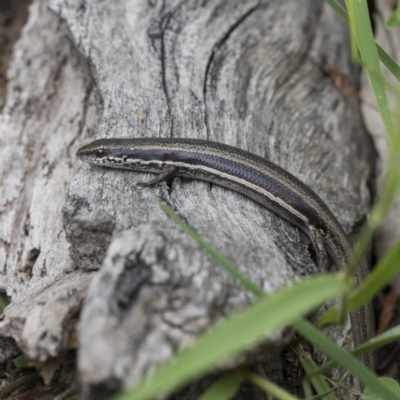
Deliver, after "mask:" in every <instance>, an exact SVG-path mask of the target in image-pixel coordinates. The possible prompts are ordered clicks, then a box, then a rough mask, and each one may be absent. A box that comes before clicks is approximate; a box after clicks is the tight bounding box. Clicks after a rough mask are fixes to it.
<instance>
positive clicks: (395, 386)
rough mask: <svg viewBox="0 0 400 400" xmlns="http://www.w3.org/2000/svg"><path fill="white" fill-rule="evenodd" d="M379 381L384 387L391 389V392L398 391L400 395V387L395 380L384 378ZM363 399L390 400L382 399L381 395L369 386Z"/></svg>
mask: <svg viewBox="0 0 400 400" xmlns="http://www.w3.org/2000/svg"><path fill="white" fill-rule="evenodd" d="M379 380H380V381H381V382H382V383H383V384H384V385H386V386H387V387H389V388H390V389H391V390H393V391H396V392H397V393H400V386H399V384H398V383H397V382H396V381H395V380H394V379H392V378H387V377H382V378H379ZM361 398H362V399H363V400H388V399H385V398H384V397H381V396H380V395H379V393H376V392H375V391H374V390H372V389H371V388H370V387H369V386H367V387H366V388H365V390H364V393H363V394H362V396H361Z"/></svg>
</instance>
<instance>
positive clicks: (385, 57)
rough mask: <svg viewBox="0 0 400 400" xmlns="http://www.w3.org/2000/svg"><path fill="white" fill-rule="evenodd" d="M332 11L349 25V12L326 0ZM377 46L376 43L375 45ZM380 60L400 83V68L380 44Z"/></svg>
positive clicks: (336, 3)
mask: <svg viewBox="0 0 400 400" xmlns="http://www.w3.org/2000/svg"><path fill="white" fill-rule="evenodd" d="M325 2H326V3H328V4H329V5H330V6H331V7H332V9H333V10H334V11H335V12H336V13H337V14H338V15H339V17H340V18H342V19H343V20H344V21H345V22H347V23H349V15H348V14H347V11H346V10H345V9H344V8H343V7H342V6H341V5H340V4H339V3H338V2H336V1H335V0H325ZM375 44H376V43H375ZM376 48H377V50H378V55H379V58H380V60H381V61H382V62H383V64H385V66H386V68H387V69H388V70H389V71H390V72H391V73H392V74H393V75H394V76H395V77H396V79H398V80H399V81H400V66H399V65H398V64H397V63H396V61H394V60H393V58H392V57H390V55H389V54H388V53H386V51H385V50H383V49H382V47H381V46H379V44H376Z"/></svg>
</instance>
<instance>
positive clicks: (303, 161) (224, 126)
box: [0, 0, 370, 398]
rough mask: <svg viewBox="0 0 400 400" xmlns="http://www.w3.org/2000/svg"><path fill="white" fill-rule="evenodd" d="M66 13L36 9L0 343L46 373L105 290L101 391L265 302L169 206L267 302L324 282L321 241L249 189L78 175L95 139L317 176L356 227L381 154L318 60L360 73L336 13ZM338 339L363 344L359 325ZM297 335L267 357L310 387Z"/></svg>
mask: <svg viewBox="0 0 400 400" xmlns="http://www.w3.org/2000/svg"><path fill="white" fill-rule="evenodd" d="M48 4H49V8H50V10H47V9H46V6H47V2H45V1H39V0H37V1H36V2H34V3H33V5H32V7H31V14H30V18H29V23H28V25H27V26H26V27H25V29H24V32H23V35H22V37H21V40H20V41H19V43H18V44H17V45H16V48H15V56H14V60H13V62H12V64H11V66H10V69H9V75H8V76H9V86H8V98H7V102H6V105H5V108H4V110H3V113H2V115H1V131H2V132H4V134H3V135H4V136H3V137H4V139H2V141H3V140H4V143H5V146H2V148H1V149H0V151H1V152H2V157H1V161H0V163H1V164H0V165H2V169H1V176H2V182H3V184H2V186H1V189H0V190H1V193H0V198H1V210H2V213H1V214H0V218H1V224H2V229H1V231H0V235H1V237H0V244H1V247H0V270H1V275H0V289H1V290H5V291H7V294H8V295H9V296H10V298H11V305H10V306H9V307H8V308H7V309H6V311H5V313H4V316H3V320H2V321H1V322H0V335H1V336H3V337H5V338H7V337H11V338H13V339H14V340H15V342H16V343H17V345H18V346H19V348H20V349H21V350H22V351H23V352H24V353H25V354H26V355H27V356H28V357H29V358H31V359H33V360H36V361H41V362H46V361H47V360H50V359H51V358H52V357H55V356H56V355H57V354H59V353H60V351H61V350H62V349H63V348H65V346H66V342H67V338H68V335H69V332H70V329H71V320H72V319H73V318H75V317H76V316H77V313H78V310H79V307H80V306H81V302H82V299H83V298H84V296H85V293H86V288H87V286H88V284H89V282H90V281H91V280H92V278H94V279H93V280H92V281H91V283H90V285H89V286H90V287H89V292H88V296H87V298H86V301H85V305H84V307H83V311H82V314H81V316H80V329H79V337H80V348H79V370H80V373H81V379H82V382H83V383H84V387H85V389H86V391H87V393H89V394H90V395H91V396H92V397H96V398H100V397H98V396H100V395H101V396H102V397H107V394H108V393H110V392H113V391H114V390H116V389H118V388H120V387H124V386H127V385H131V384H134V383H135V382H137V380H138V379H140V378H141V377H143V376H144V375H145V374H146V373H147V372H149V371H151V370H152V369H154V368H155V367H156V366H157V365H159V364H160V363H162V362H164V361H165V360H167V359H169V358H170V357H171V356H172V355H173V354H175V353H176V352H177V351H178V350H179V349H182V348H184V347H186V346H188V345H189V344H190V343H191V342H192V341H193V340H194V339H195V337H196V336H197V335H198V334H199V333H201V332H203V331H204V330H206V329H207V328H208V327H210V326H212V325H214V324H215V323H217V322H218V321H220V320H221V319H223V318H225V317H226V316H228V315H229V314H231V313H232V312H233V311H235V310H237V309H240V308H242V307H243V306H245V305H246V304H248V303H249V302H250V301H251V300H252V297H251V296H250V295H249V294H248V293H246V292H245V291H244V290H243V289H242V287H241V286H240V285H239V284H238V283H237V282H235V281H234V279H233V278H231V277H230V276H229V275H228V274H227V273H226V272H224V271H223V270H222V269H221V268H220V267H219V266H218V265H216V264H215V262H213V261H212V260H211V259H210V258H209V257H208V256H206V255H205V254H204V253H203V252H202V251H201V249H199V248H198V247H197V246H196V245H195V244H194V243H193V242H192V241H191V239H190V238H188V237H186V236H185V235H184V234H183V233H182V232H181V231H180V230H179V228H177V227H176V226H175V225H174V224H173V223H172V222H170V221H168V220H167V218H166V216H165V215H164V214H163V212H162V211H161V210H160V208H159V207H158V206H157V205H156V204H155V203H154V202H153V201H152V200H151V197H150V194H151V193H156V194H157V195H159V196H160V197H161V198H162V199H163V200H164V201H166V202H167V203H168V204H170V205H171V206H172V207H173V208H174V209H175V210H176V212H178V214H180V215H181V216H182V217H183V218H184V219H185V220H186V221H187V222H188V223H189V225H190V226H192V227H193V228H194V229H196V230H197V231H198V232H199V233H200V234H201V235H203V236H204V237H205V238H206V239H207V240H209V241H210V242H211V243H212V244H213V245H214V246H215V247H216V248H217V249H218V250H219V251H220V252H221V253H223V254H225V255H226V256H227V257H228V258H230V259H231V260H233V261H234V262H235V264H236V265H237V266H238V268H239V269H240V271H242V272H244V273H245V274H246V275H248V276H249V277H250V278H251V279H252V280H253V281H254V282H256V283H258V284H259V285H261V286H262V287H263V288H264V289H265V291H267V292H273V291H274V290H276V289H277V288H279V287H281V286H283V285H286V284H288V283H290V282H292V281H294V280H296V279H298V278H300V277H303V276H307V275H312V274H315V273H318V272H320V271H318V268H317V267H316V265H315V263H314V261H313V260H312V257H311V255H310V242H309V240H308V238H307V237H306V236H305V235H304V234H303V233H301V232H299V231H298V230H297V229H296V228H294V227H293V226H292V225H290V224H289V223H286V222H285V221H283V220H282V219H281V218H279V217H278V216H276V215H275V214H273V213H271V212H269V211H268V210H265V209H263V208H262V207H260V206H258V205H257V204H254V203H253V202H252V201H250V200H248V199H246V198H244V197H243V196H240V195H239V194H236V193H233V192H231V191H229V190H225V189H223V188H220V187H216V186H212V185H210V184H207V183H204V182H194V181H189V180H183V179H174V180H173V181H172V183H171V184H165V183H164V184H162V185H160V186H159V187H157V188H146V189H140V188H137V187H136V186H135V183H137V182H138V181H142V180H144V179H146V177H143V174H136V173H130V172H126V171H125V172H124V171H117V170H104V169H100V168H92V167H89V166H80V165H79V163H78V161H77V159H76V158H75V155H74V154H75V150H76V149H77V148H78V147H79V146H80V145H82V144H83V143H87V142H89V141H90V140H92V139H94V138H98V137H191V138H201V139H209V140H215V141H219V142H224V143H227V144H231V145H234V146H237V147H240V148H243V149H246V150H249V151H252V152H253V153H256V154H259V155H261V156H264V157H266V158H268V159H270V160H271V161H273V162H275V163H277V164H279V165H280V166H282V167H283V168H285V169H287V170H289V171H290V172H292V173H293V174H294V175H296V176H297V177H299V178H300V179H302V180H303V181H304V182H305V183H307V184H308V185H309V186H310V187H311V188H313V189H314V190H315V191H316V192H317V193H318V194H319V195H320V196H321V197H322V198H323V199H324V200H325V201H326V203H327V204H328V205H329V206H330V208H331V209H332V211H333V212H334V214H335V215H336V216H337V217H338V219H339V221H340V222H341V223H342V225H343V226H344V228H345V230H346V232H348V233H349V234H350V233H351V231H352V229H353V228H354V227H355V226H356V225H357V224H359V223H360V222H361V221H363V219H364V218H365V215H366V213H367V211H368V207H369V190H368V187H367V182H368V179H369V174H370V168H369V162H370V159H369V156H370V144H369V140H368V136H367V134H366V132H365V130H364V128H363V125H362V121H361V119H360V115H359V109H358V104H357V100H356V99H355V98H353V97H350V96H349V97H344V96H343V95H342V94H341V93H340V91H338V90H337V88H336V87H335V86H334V84H333V82H332V80H331V79H330V78H329V77H328V76H326V75H325V74H324V73H323V72H322V70H321V68H320V65H319V64H320V63H325V62H326V60H329V59H330V57H333V58H334V63H339V64H340V65H341V67H342V70H344V71H345V73H347V74H348V75H349V76H351V77H352V78H353V79H356V78H357V71H356V70H353V69H352V67H351V65H350V61H349V45H348V38H347V30H346V29H345V27H344V26H343V24H342V23H341V22H340V20H339V19H338V18H337V17H336V16H335V15H334V13H333V12H332V11H331V10H330V9H329V7H327V6H326V5H324V4H323V3H318V4H317V3H315V2H313V1H311V0H308V1H303V2H301V3H300V2H297V1H286V2H274V1H246V2H241V1H232V0H230V1H210V2H200V1H194V0H193V1H185V2H182V1H171V2H167V3H164V2H157V1H149V2H145V1H142V0H136V1H134V0H132V1H116V2H101V1H92V2H82V1H80V0H79V1H78V0H51V1H49V3H48ZM32 37H35V38H36V40H35V43H34V44H32ZM78 167H79V169H78ZM71 177H73V179H72V181H71V183H70V185H69V186H68V184H69V182H70V179H71ZM67 189H68V193H67V195H66V192H67ZM64 202H65V204H64V206H63V210H62V204H63V203H64ZM61 211H63V212H61ZM62 218H63V219H62ZM100 267H101V270H100V271H99V272H97V271H98V269H99V268H100ZM335 332H336V333H335V336H334V338H335V340H337V341H338V342H340V344H344V345H345V347H349V346H351V343H352V340H351V336H350V335H349V326H348V325H346V327H345V328H344V329H336V330H335ZM287 333H288V331H286V330H285V331H283V332H281V333H277V334H276V335H275V337H273V338H270V339H269V340H268V341H267V342H266V344H265V346H264V351H263V353H262V354H260V356H261V357H259V358H260V359H261V360H263V361H266V360H267V361H268V360H270V362H266V363H265V365H266V369H267V371H268V374H269V377H272V379H274V380H275V381H276V382H277V383H279V384H284V382H283V381H284V378H283V377H284V376H286V379H289V380H290V379H292V380H294V379H298V376H297V374H298V368H297V367H296V368H292V370H291V368H290V365H288V364H287V359H288V354H287V353H286V356H285V353H283V354H284V355H283V356H282V358H280V356H279V350H280V349H282V348H283V347H284V345H285V344H286V343H287V340H288V334H287ZM266 349H267V351H265V350H266ZM310 351H311V350H310ZM317 357H318V356H317ZM243 360H244V358H243ZM272 360H273V362H272ZM247 361H248V362H251V360H250V361H249V360H248V359H247ZM277 365H278V367H277ZM274 370H275V372H274ZM283 370H284V372H282V371H283ZM203 382H204V381H203ZM207 382H208V381H207ZM204 385H205V386H207V385H206V384H203V383H200V384H199V386H198V388H196V387H195V388H194V389H193V390H194V392H195V393H196V390H198V391H201V390H204ZM289 386H290V385H289ZM286 388H287V389H288V390H290V391H292V392H294V393H298V392H299V390H300V389H299V388H298V387H296V386H294V387H292V386H290V387H288V385H287V386H286ZM185 393H188V392H187V391H186V392H182V395H181V396H180V398H191V397H190V396H192V395H189V394H187V395H185ZM197 393H198V392H197ZM185 396H187V397H185ZM247 396H248V395H247ZM252 396H253V397H251V396H250V398H254V396H255V395H254V394H253V395H252ZM238 398H246V395H244V394H243V395H240V396H239V397H238ZM342 398H349V395H348V393H344V394H343V397H342Z"/></svg>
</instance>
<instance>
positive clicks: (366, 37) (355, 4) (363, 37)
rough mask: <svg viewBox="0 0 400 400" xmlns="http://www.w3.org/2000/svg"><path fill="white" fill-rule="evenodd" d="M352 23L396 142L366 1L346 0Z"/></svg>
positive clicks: (377, 99) (385, 122)
mask: <svg viewBox="0 0 400 400" xmlns="http://www.w3.org/2000/svg"><path fill="white" fill-rule="evenodd" d="M346 5H347V9H348V11H349V17H350V22H351V29H350V30H351V32H353V33H354V36H355V38H356V41H357V44H358V49H359V51H360V54H361V59H362V64H363V66H364V68H365V70H366V72H367V74H368V77H369V80H370V82H371V86H372V89H373V91H374V93H375V97H376V102H377V104H378V108H379V111H380V114H381V117H382V120H383V123H384V125H385V128H386V132H387V134H388V137H389V140H390V141H392V140H394V136H395V132H394V127H393V122H392V117H391V114H390V109H389V105H388V102H387V97H386V87H385V81H384V79H383V76H382V72H381V67H380V63H379V55H378V51H377V49H376V44H375V39H374V34H373V32H372V27H371V22H370V16H369V12H368V5H367V2H366V0H346Z"/></svg>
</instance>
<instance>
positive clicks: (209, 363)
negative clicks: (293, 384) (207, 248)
mask: <svg viewBox="0 0 400 400" xmlns="http://www.w3.org/2000/svg"><path fill="white" fill-rule="evenodd" d="M346 290H347V285H346V284H345V283H344V282H342V281H341V280H339V279H338V277H336V276H332V275H323V276H319V277H316V278H313V279H310V280H305V281H302V282H299V283H295V284H294V285H293V286H291V287H286V288H284V289H282V290H280V291H277V292H276V293H274V295H272V296H270V297H267V296H260V297H259V298H258V300H257V301H256V302H255V303H253V304H252V305H251V306H249V307H247V308H246V309H245V310H242V311H240V312H238V313H236V314H234V315H233V316H232V317H231V318H230V319H229V320H227V321H224V322H221V323H220V324H219V325H218V326H217V327H215V328H214V329H210V330H209V331H208V332H206V333H205V334H204V335H202V336H200V337H199V338H198V339H197V340H196V342H195V343H194V345H193V346H192V347H190V348H188V349H186V350H184V351H183V352H181V353H180V354H178V355H177V356H176V357H175V358H174V359H173V360H171V361H170V362H168V363H166V364H165V365H163V366H161V367H160V368H159V369H158V370H157V371H155V373H154V374H153V375H152V376H151V377H150V378H149V379H148V380H144V381H142V382H141V383H139V384H138V385H137V386H136V387H135V388H134V389H133V390H132V391H129V392H126V393H122V394H121V395H118V396H117V397H116V399H118V400H128V399H135V400H147V399H152V398H153V397H155V396H157V395H160V394H161V393H162V394H163V395H166V394H168V393H171V392H172V391H174V390H177V389H179V388H181V387H182V386H183V385H185V384H187V383H188V382H190V381H191V380H193V379H195V378H198V377H200V376H201V375H203V374H205V373H206V372H208V371H210V370H212V369H213V368H215V367H216V366H218V365H221V364H222V363H223V362H224V361H226V360H227V359H229V358H232V357H234V356H236V355H238V354H239V353H240V352H241V351H243V350H246V349H249V348H251V347H254V346H255V345H256V344H258V343H260V342H261V341H262V340H263V339H265V338H266V337H268V335H269V334H271V333H272V332H274V331H276V330H277V329H279V328H282V327H284V326H287V325H289V324H290V323H292V322H293V321H294V320H296V319H298V318H299V315H304V314H306V313H308V312H309V311H311V310H312V309H315V308H316V307H317V306H318V305H320V304H322V303H324V302H325V301H326V300H328V299H331V298H332V297H335V296H338V295H341V294H343V293H344V292H345V291H346ZM266 316H268V318H267V317H266Z"/></svg>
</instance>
